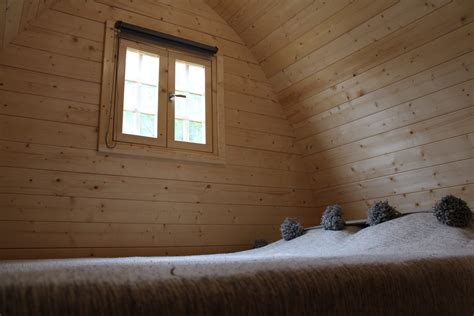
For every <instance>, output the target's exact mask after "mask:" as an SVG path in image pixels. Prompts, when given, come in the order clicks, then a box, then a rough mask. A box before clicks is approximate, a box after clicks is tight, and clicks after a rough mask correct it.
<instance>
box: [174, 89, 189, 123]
mask: <svg viewBox="0 0 474 316" xmlns="http://www.w3.org/2000/svg"><path fill="white" fill-rule="evenodd" d="M176 94H184V95H186V98H175V101H174V106H175V108H174V116H175V117H176V118H183V119H184V118H187V117H188V114H187V113H188V106H187V103H188V102H187V100H188V96H187V93H186V92H184V91H176Z"/></svg>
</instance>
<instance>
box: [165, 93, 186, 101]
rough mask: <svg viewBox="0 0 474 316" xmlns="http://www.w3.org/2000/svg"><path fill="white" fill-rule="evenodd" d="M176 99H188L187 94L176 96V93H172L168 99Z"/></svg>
mask: <svg viewBox="0 0 474 316" xmlns="http://www.w3.org/2000/svg"><path fill="white" fill-rule="evenodd" d="M174 98H186V95H185V94H174V93H170V95H169V97H168V99H169V100H170V101H173V99H174Z"/></svg>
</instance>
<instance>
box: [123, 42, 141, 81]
mask: <svg viewBox="0 0 474 316" xmlns="http://www.w3.org/2000/svg"><path fill="white" fill-rule="evenodd" d="M125 69H126V71H125V79H127V80H133V81H138V78H139V69H140V55H139V54H138V51H136V50H134V49H132V48H127V56H126V59H125Z"/></svg>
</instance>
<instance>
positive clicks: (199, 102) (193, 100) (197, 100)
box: [187, 94, 206, 122]
mask: <svg viewBox="0 0 474 316" xmlns="http://www.w3.org/2000/svg"><path fill="white" fill-rule="evenodd" d="M187 100H188V111H189V112H188V113H189V114H188V117H189V119H190V120H193V121H199V122H204V121H205V120H206V102H205V100H204V96H203V95H198V94H189V95H188V98H187Z"/></svg>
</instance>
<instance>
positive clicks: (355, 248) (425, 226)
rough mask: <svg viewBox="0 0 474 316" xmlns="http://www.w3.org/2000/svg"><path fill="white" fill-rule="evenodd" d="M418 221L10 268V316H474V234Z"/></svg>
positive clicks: (5, 285)
mask: <svg viewBox="0 0 474 316" xmlns="http://www.w3.org/2000/svg"><path fill="white" fill-rule="evenodd" d="M472 226H473V225H472V224H471V225H470V226H469V227H467V228H453V227H449V226H446V225H443V224H440V223H439V222H437V221H436V219H435V217H434V216H433V215H432V214H413V215H408V216H404V217H401V218H398V219H395V220H392V221H389V222H385V223H382V224H379V225H376V226H371V227H367V228H361V227H356V226H349V227H346V228H345V229H344V230H343V231H325V230H322V229H313V230H309V231H307V232H306V233H305V234H304V235H303V236H301V237H298V238H296V239H293V240H291V241H284V240H280V241H277V242H275V243H272V244H270V245H268V246H266V247H263V248H259V249H254V250H249V251H243V252H238V253H232V254H218V255H204V256H184V257H133V258H84V259H65V260H26V261H3V262H1V263H0V314H1V315H151V314H153V315H285V314H292V315H473V314H474V229H473V227H472Z"/></svg>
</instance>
